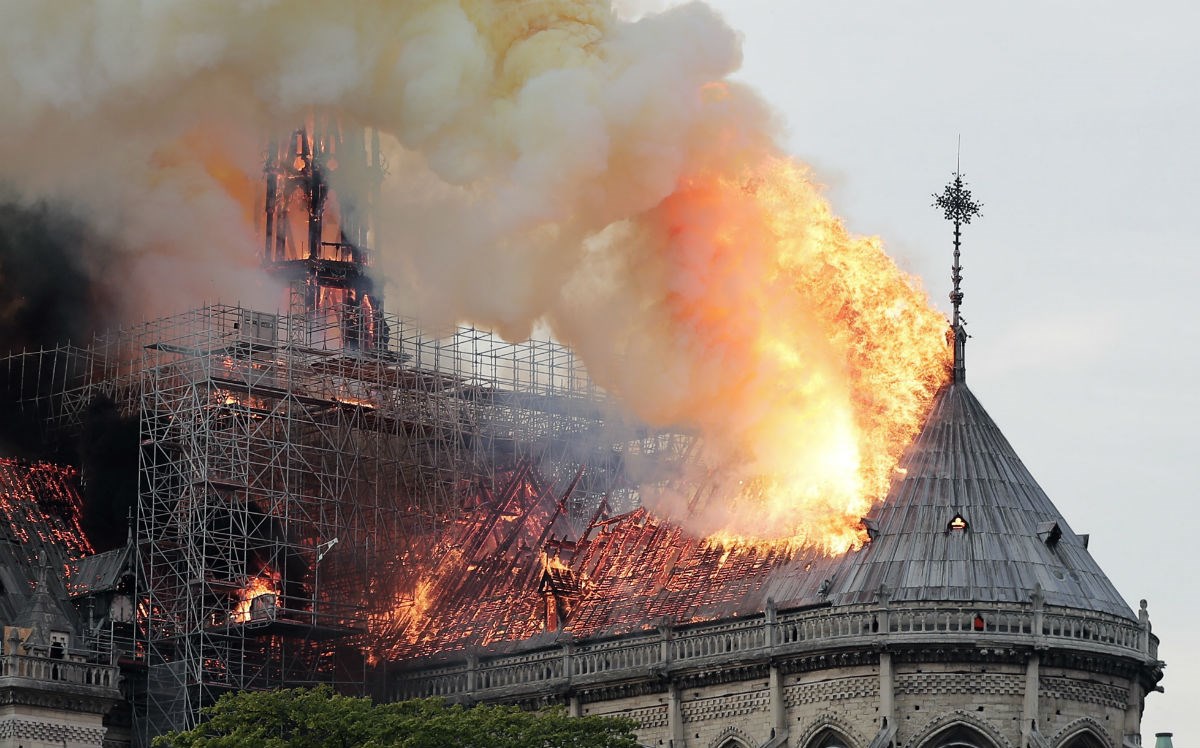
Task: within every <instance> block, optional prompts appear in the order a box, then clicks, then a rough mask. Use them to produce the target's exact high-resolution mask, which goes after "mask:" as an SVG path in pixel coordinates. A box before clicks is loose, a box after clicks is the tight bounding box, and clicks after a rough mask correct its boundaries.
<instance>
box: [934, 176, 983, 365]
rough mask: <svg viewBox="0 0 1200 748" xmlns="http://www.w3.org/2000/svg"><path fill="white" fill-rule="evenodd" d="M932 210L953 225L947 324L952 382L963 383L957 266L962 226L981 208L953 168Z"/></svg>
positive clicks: (963, 339)
mask: <svg viewBox="0 0 1200 748" xmlns="http://www.w3.org/2000/svg"><path fill="white" fill-rule="evenodd" d="M933 207H935V208H940V209H941V210H942V212H943V214H944V215H945V216H946V220H947V221H952V222H953V223H954V265H953V266H952V267H951V268H950V280H952V281H953V282H954V288H953V289H952V290H951V291H950V303H951V304H953V305H954V320H953V321H952V322H951V330H952V332H953V334H954V381H956V382H964V381H966V377H967V365H966V355H967V354H966V344H967V341H966V338H967V331H966V330H965V329H963V322H962V317H961V316H960V315H959V307H960V306H961V305H962V300H963V292H962V288H961V287H960V284H961V283H962V265H961V264H959V256H960V248H961V244H962V225H963V224H964V223H970V222H971V219H972V218H974V217H975V216H978V215H982V213H981V212H980V209H981V208H982V207H983V205H982V204H981V203H977V202H975V200H974V199H973V198H972V197H971V190H969V189H967V184H966V182H964V181H963V174H962V172H961V171H959V170H958V169H957V168H956V169H955V171H954V181H952V182H950V183H949V184H947V185H946V189H945V190H943V191H942V193H941V194H940V195H939V194H936V193H935V194H934V195H933Z"/></svg>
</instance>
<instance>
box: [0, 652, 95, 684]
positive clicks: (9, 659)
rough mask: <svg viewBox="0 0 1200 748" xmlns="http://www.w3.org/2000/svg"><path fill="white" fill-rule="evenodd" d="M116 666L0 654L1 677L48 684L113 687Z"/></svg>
mask: <svg viewBox="0 0 1200 748" xmlns="http://www.w3.org/2000/svg"><path fill="white" fill-rule="evenodd" d="M117 674H118V669H117V667H116V666H115V665H99V664H96V663H92V662H75V661H72V660H55V659H50V658H47V657H29V656H26V655H4V656H2V657H0V678H24V679H28V680H35V681H43V682H47V683H67V684H71V685H79V686H94V687H96V688H105V689H115V688H116V687H117Z"/></svg>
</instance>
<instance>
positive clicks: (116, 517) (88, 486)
mask: <svg viewBox="0 0 1200 748" xmlns="http://www.w3.org/2000/svg"><path fill="white" fill-rule="evenodd" d="M77 449H78V459H79V469H80V471H81V472H82V474H83V479H84V480H83V531H84V532H85V533H86V534H87V536H88V540H90V541H92V545H93V546H94V547H95V548H96V550H97V551H106V550H109V549H112V548H117V547H119V546H121V545H122V544H124V543H125V539H126V536H127V534H128V532H129V519H130V513H131V512H132V511H133V509H134V507H135V506H137V495H138V452H139V450H140V449H141V447H140V440H139V437H138V418H137V415H136V414H133V415H123V414H122V413H120V411H119V410H118V409H117V406H116V403H114V402H113V401H112V400H111V399H109V398H108V397H105V396H103V395H101V396H99V397H97V398H96V399H94V400H93V401H92V402H91V403H89V404H88V407H87V409H86V410H85V411H84V417H83V431H82V433H81V434H80V438H79V441H78V443H77Z"/></svg>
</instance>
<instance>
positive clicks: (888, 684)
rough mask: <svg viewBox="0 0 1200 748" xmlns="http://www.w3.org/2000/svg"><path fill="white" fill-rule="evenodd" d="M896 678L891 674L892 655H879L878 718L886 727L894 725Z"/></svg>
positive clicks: (882, 653) (885, 653) (884, 653)
mask: <svg viewBox="0 0 1200 748" xmlns="http://www.w3.org/2000/svg"><path fill="white" fill-rule="evenodd" d="M895 683H896V678H895V675H894V674H893V672H892V653H891V652H880V653H879V716H880V717H882V718H883V719H885V720H887V724H888V726H889V727H890V726H892V725H895V724H896V695H895V694H896V692H895Z"/></svg>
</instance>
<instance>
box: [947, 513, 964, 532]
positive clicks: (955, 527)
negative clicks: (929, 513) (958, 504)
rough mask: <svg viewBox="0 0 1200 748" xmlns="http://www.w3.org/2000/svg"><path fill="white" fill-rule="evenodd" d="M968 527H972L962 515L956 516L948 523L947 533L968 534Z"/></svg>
mask: <svg viewBox="0 0 1200 748" xmlns="http://www.w3.org/2000/svg"><path fill="white" fill-rule="evenodd" d="M968 527H970V525H968V524H967V521H966V520H965V519H963V516H962V515H961V514H955V515H954V518H953V519H951V520H950V521H949V522H947V523H946V533H947V534H949V533H952V532H966V531H967V528H968Z"/></svg>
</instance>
